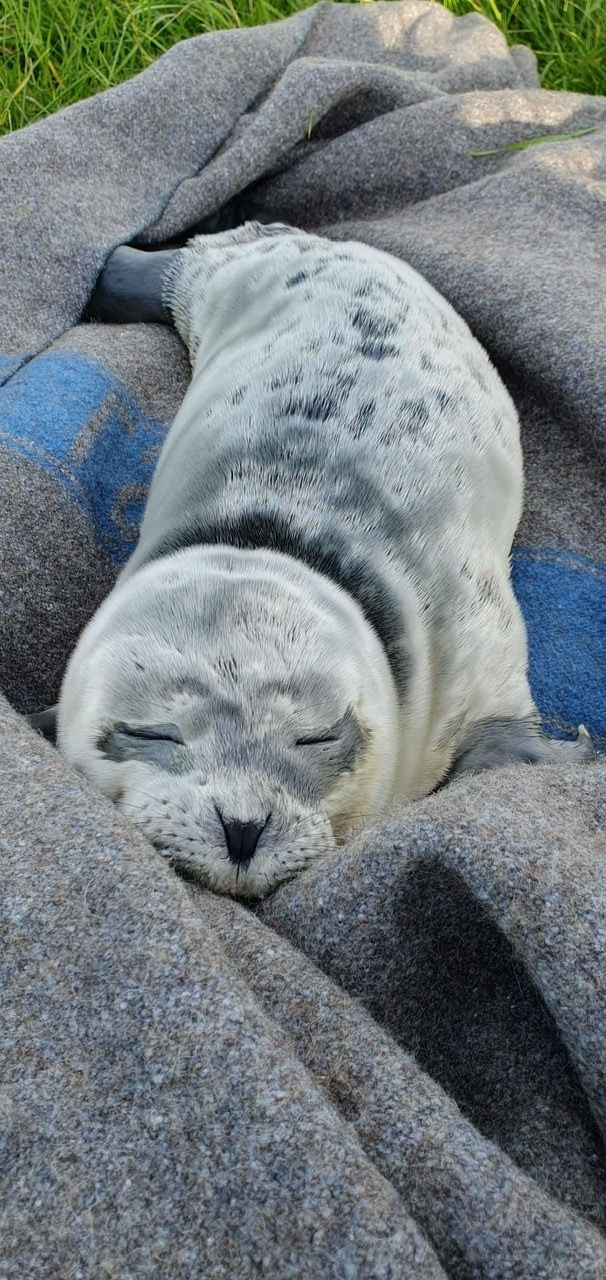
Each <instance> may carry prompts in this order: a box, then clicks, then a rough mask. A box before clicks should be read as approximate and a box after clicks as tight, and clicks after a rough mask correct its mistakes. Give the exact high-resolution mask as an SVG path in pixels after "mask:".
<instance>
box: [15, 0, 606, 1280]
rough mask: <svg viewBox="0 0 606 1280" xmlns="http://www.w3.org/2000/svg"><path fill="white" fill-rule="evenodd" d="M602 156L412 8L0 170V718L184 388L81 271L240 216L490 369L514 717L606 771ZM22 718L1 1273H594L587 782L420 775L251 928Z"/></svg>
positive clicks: (595, 961)
mask: <svg viewBox="0 0 606 1280" xmlns="http://www.w3.org/2000/svg"><path fill="white" fill-rule="evenodd" d="M570 133H573V134H575V135H578V136H574V137H572V138H568V139H564V140H562V138H561V135H564V134H570ZM546 137H547V138H551V141H549V140H548V141H546V140H545V138H546ZM532 139H534V140H535V145H529V146H527V147H524V148H521V149H507V148H511V147H512V144H516V143H518V142H521V141H528V140H532ZM605 155H606V101H604V99H601V98H589V97H586V96H583V95H578V94H567V93H548V92H545V91H542V90H541V89H540V88H539V86H538V79H537V75H536V68H535V63H534V59H533V56H532V55H531V54H530V53H529V52H528V50H524V49H521V48H513V49H508V48H507V47H506V44H505V42H504V40H503V38H502V37H501V35H500V34H499V33H498V32H497V31H496V29H495V28H494V27H493V26H492V25H491V24H490V23H488V22H487V21H486V20H485V19H483V18H480V17H479V16H477V15H469V16H467V17H463V18H454V17H452V16H451V15H450V14H449V13H447V12H446V11H445V10H443V9H442V8H441V7H440V6H439V5H437V4H433V3H428V2H427V0H391V2H389V3H384V2H379V3H374V4H372V5H360V6H348V5H331V4H325V3H322V4H319V5H316V6H314V7H313V8H311V9H308V10H307V11H305V12H303V13H300V14H297V15H296V16H294V17H292V18H289V19H288V20H286V21H283V22H279V23H276V24H274V25H272V26H270V27H264V28H257V29H252V30H246V31H245V30H240V31H230V32H222V33H220V34H216V35H210V36H204V37H201V38H199V39H195V40H190V41H186V42H185V43H183V44H180V45H177V46H175V48H173V49H172V50H171V51H170V52H169V53H168V54H166V55H165V56H164V57H163V58H161V59H159V61H158V62H157V63H155V64H154V65H153V66H152V67H150V68H149V69H148V70H147V71H145V72H144V73H143V74H141V75H140V76H138V77H136V78H135V79H134V80H131V81H130V82H128V83H127V84H125V85H122V86H120V87H119V88H117V89H113V90H110V91H108V92H107V93H103V94H100V95H99V96H97V97H95V98H93V99H90V100H88V101H86V102H83V103H79V104H77V105H76V106H74V107H71V108H69V109H67V110H66V111H63V112H60V113H58V114H57V115H56V116H53V117H50V118H49V119H47V120H44V121H42V122H40V123H38V124H36V125H32V126H30V127H29V128H28V129H25V130H23V131H21V132H17V133H15V134H13V135H11V136H8V137H6V138H4V139H2V140H0V172H1V173H2V178H3V181H2V184H1V185H0V206H1V211H0V217H1V223H0V225H2V228H3V237H4V241H5V246H4V254H3V255H2V263H1V266H0V272H1V273H2V277H3V278H2V302H3V307H2V313H1V314H0V373H1V376H2V385H1V387H0V454H1V463H2V466H1V472H0V473H1V476H2V485H3V486H4V488H3V491H2V501H1V503H0V563H1V564H2V587H1V589H2V600H3V606H4V607H3V610H2V616H1V617H0V655H1V681H2V684H1V687H2V689H3V691H4V692H5V694H6V696H7V698H8V701H9V702H10V703H12V706H13V708H14V709H15V710H16V711H19V712H23V711H29V710H34V709H38V708H40V707H42V706H44V705H47V704H48V703H49V702H52V701H54V700H55V698H56V695H57V692H58V686H59V682H60V679H61V674H62V671H63V668H64V665H65V662H66V659H67V657H68V655H69V653H70V651H71V648H72V647H73V644H74V642H75V639H76V637H77V635H78V633H79V630H80V628H81V627H82V625H83V623H84V622H85V621H86V619H87V618H88V617H89V616H90V615H91V614H92V612H93V611H94V609H95V608H96V606H97V605H98V604H99V602H100V600H101V599H102V598H103V596H104V595H105V594H106V592H107V591H108V590H109V588H110V586H111V584H112V582H113V581H114V579H115V576H116V574H117V572H118V568H119V566H120V564H121V563H123V562H124V560H125V559H126V557H127V556H128V555H129V554H130V552H131V551H132V549H133V546H134V544H135V542H136V539H137V529H138V523H139V520H140V517H141V511H142V506H143V502H144V499H145V493H146V490H147V486H148V485H149V481H150V477H151V474H152V471H153V466H154V461H155V458H156V457H157V453H158V450H159V447H160V445H161V442H162V440H163V438H164V435H165V432H166V430H167V427H168V425H169V423H170V421H171V418H172V416H173V415H174V413H175V411H176V409H177V407H178V405H179V403H180V400H181V398H182V396H183V393H184V390H185V387H186V386H187V383H188V381H189V366H188V361H187V357H186V354H185V351H184V348H183V347H182V344H181V342H180V340H179V338H178V337H177V335H176V334H175V333H174V332H173V331H171V330H169V329H167V328H163V327H161V326H156V325H149V326H143V325H132V326H125V327H120V326H111V325H110V326H104V325H100V324H96V323H90V322H82V320H81V317H82V314H83V312H84V310H85V307H86V303H87V300H88V298H89V296H90V293H91V291H92V288H93V286H94V283H95V280H96V278H97V275H98V273H99V270H100V269H101V267H102V265H103V263H104V261H105V259H106V257H107V255H108V253H109V252H110V251H111V249H112V248H113V247H114V246H115V245H117V244H120V243H124V242H131V243H135V244H138V245H141V246H144V245H157V244H160V243H165V242H167V241H170V242H174V243H181V242H182V241H183V239H184V238H185V237H186V235H187V234H188V232H189V231H191V229H193V228H195V229H196V230H198V229H202V230H207V231H212V230H215V229H219V228H220V227H223V226H227V225H232V224H233V222H237V221H239V220H242V219H243V218H245V217H246V216H247V215H248V213H249V212H250V211H251V210H259V209H260V210H265V211H269V212H270V213H271V214H272V215H273V216H275V217H277V218H279V219H280V220H282V221H285V222H291V223H293V224H295V225H298V226H301V227H304V228H305V229H306V230H313V231H318V232H320V233H321V234H324V235H327V236H330V237H331V238H334V239H339V238H342V239H352V238H353V239H358V240H363V241H366V242H367V243H369V244H373V245H376V246H377V247H379V248H381V249H384V250H387V251H389V252H391V253H393V254H396V255H398V256H400V257H402V258H404V259H405V260H407V261H409V262H410V263H411V264H412V265H413V266H414V267H415V268H417V270H419V271H421V272H422V273H423V274H425V275H426V276H427V278H428V279H430V280H431V282H432V283H433V284H434V285H435V286H436V287H437V288H438V289H440V290H441V291H442V292H443V293H444V294H445V296H446V297H448V299H449V300H450V301H451V302H452V303H453V305H454V306H455V307H456V308H457V309H458V310H459V311H460V313H461V314H462V315H463V316H464V317H465V319H466V320H467V322H468V323H469V325H470V326H471V328H472V330H473V331H474V333H475V334H476V336H477V337H478V338H479V339H480V341H481V342H482V343H483V344H484V346H485V347H486V348H487V350H488V351H489V353H490V355H491V357H492V358H493V360H494V361H495V363H496V364H497V367H498V368H499V371H500V373H501V375H502V377H503V378H504V380H505V381H506V383H507V385H508V387H509V390H510V391H511V394H512V395H513V397H514V400H515V402H516V405H517V407H518V410H519V413H520V417H521V422H522V439H523V447H524V454H525V469H526V485H527V487H526V503H525V511H524V516H523V519H522V523H521V526H520V529H519V532H518V537H517V541H516V546H515V547H514V553H513V577H514V585H515V589H516V592H517V594H518V598H519V600H520V603H521V606H522V609H523V612H524V615H525V618H526V622H527V626H528V632H529V643H530V677H531V685H532V689H533V693H534V696H535V699H536V701H537V704H538V705H539V707H540V709H541V712H542V714H543V716H544V719H545V723H546V726H547V728H548V730H549V732H551V733H556V734H558V733H559V734H568V733H569V732H573V731H574V730H575V729H576V726H577V725H578V724H579V723H580V722H582V723H584V724H585V725H586V726H587V728H588V729H589V731H590V733H591V734H592V736H593V738H594V741H595V743H596V746H597V748H598V752H599V751H600V749H603V747H604V746H605V745H606V677H605V674H604V658H603V653H604V641H605V639H606V528H605V522H604V519H603V514H602V512H603V493H604V490H603V478H604V456H605V453H606V408H605V397H604V373H603V338H604V332H605V317H604V310H605V302H604V299H605V297H606V287H605V285H606V269H605V268H604V248H605V245H604V240H605V238H606V237H605V235H604V226H605V225H606V224H605V220H604V206H605V200H606V185H605V168H606V163H605ZM15 710H11V708H10V707H9V706H8V705H7V703H6V702H4V703H3V705H2V709H1V711H0V717H1V719H2V727H3V733H2V737H1V746H0V752H1V755H2V767H1V771H0V799H1V805H2V813H3V817H4V822H3V831H2V843H3V857H2V861H1V862H0V868H1V877H2V880H3V884H2V893H1V897H0V901H1V903H2V912H3V914H5V915H6V922H5V924H4V928H3V932H2V937H3V950H2V965H3V967H4V969H5V972H4V973H3V980H2V991H3V1016H2V1036H1V1037H0V1044H1V1053H2V1057H3V1061H5V1065H4V1066H3V1072H2V1086H1V1090H2V1116H3V1124H2V1128H1V1131H0V1144H2V1146H3V1147H5V1151H4V1152H3V1157H2V1163H1V1166H0V1167H2V1169H3V1183H4V1185H3V1192H4V1194H3V1196H2V1210H1V1215H0V1216H1V1217H2V1231H1V1236H0V1238H1V1239H2V1246H1V1247H0V1277H4V1276H6V1277H9V1276H10V1278H11V1280H13V1278H14V1277H27V1278H28V1280H30V1277H38V1276H39V1277H55V1276H61V1277H67V1278H69V1280H72V1277H73V1278H74V1280H75V1278H76V1277H95V1278H97V1277H99V1276H104V1275H108V1276H112V1275H113V1276H116V1277H120V1278H122V1277H125V1276H133V1277H140V1276H141V1277H143V1276H149V1277H150V1278H151V1277H154V1278H155V1277H165V1276H166V1277H170V1278H171V1280H173V1278H174V1277H180V1276H183V1277H191V1276H193V1275H195V1276H204V1278H205V1280H206V1278H207V1277H208V1278H209V1280H215V1278H216V1280H219V1278H220V1277H225V1280H240V1277H242V1278H244V1277H253V1276H255V1277H256V1276H271V1277H272V1278H273V1277H276V1280H286V1278H287V1277H293V1280H294V1278H295V1277H296V1278H297V1280H300V1278H303V1280H305V1278H306V1277H310V1278H312V1277H313V1278H315V1277H322V1278H324V1277H348V1278H349V1277H351V1278H352V1280H353V1278H354V1277H356V1278H357V1277H358V1276H360V1277H362V1276H364V1277H366V1276H368V1277H400V1276H403V1275H406V1276H407V1277H411V1278H412V1277H438V1276H440V1277H441V1276H444V1275H448V1276H451V1277H461V1280H463V1278H465V1280H467V1278H468V1277H472V1276H473V1277H480V1278H482V1280H484V1278H485V1280H492V1278H494V1280H496V1278H497V1277H499V1278H500V1277H503V1278H505V1277H507V1278H509V1277H512V1278H513V1277H518V1278H519V1280H535V1278H536V1280H539V1277H549V1278H550V1280H552V1278H559V1277H562V1278H564V1277H566V1278H568V1277H570V1278H571V1280H572V1277H574V1278H575V1280H576V1278H577V1277H606V1236H605V1235H604V1234H603V1228H604V1215H605V1208H606V1159H605V1154H604V1147H603V1134H604V1125H605V1124H606V1007H605V1005H606V960H605V958H604V957H605V955H606V911H605V906H606V902H605V896H606V887H605V886H606V837H605V835H604V817H605V812H606V806H605V800H604V781H605V779H606V762H605V761H604V760H603V759H602V758H600V756H599V755H598V758H597V760H596V762H595V763H594V764H592V765H588V766H581V767H578V768H572V767H568V768H565V769H554V768H542V767H541V768H536V769H532V768H530V767H523V766H517V767H512V768H509V769H505V770H501V771H499V772H495V773H491V774H487V775H483V776H481V777H476V778H469V779H467V780H461V781H459V782H456V783H453V784H452V785H450V786H449V787H447V788H446V789H445V790H444V791H443V792H441V793H440V794H439V795H436V796H433V797H430V798H429V799H427V800H425V801H423V802H422V803H419V804H415V805H411V806H409V807H408V808H406V809H404V810H403V809H400V810H399V811H395V812H394V813H393V814H392V815H390V817H389V819H387V820H386V821H384V822H383V823H382V824H379V825H378V826H376V827H375V828H373V829H372V830H370V831H367V832H361V833H360V834H359V835H358V836H357V837H356V839H355V840H354V841H353V842H352V844H351V845H350V846H349V847H347V848H344V849H342V850H341V851H339V853H338V855H335V856H334V857H333V858H331V859H330V860H328V861H326V862H324V863H321V864H319V865H318V866H317V867H315V868H314V869H313V870H311V871H308V872H306V873H305V874H304V875H302V876H300V877H299V879H298V880H295V881H293V882H292V883H290V884H287V885H284V886H282V887H281V888H280V889H279V890H278V891H277V892H276V893H275V894H274V895H273V896H272V897H271V898H270V899H268V900H267V901H266V902H264V903H262V904H261V905H259V906H258V907H257V908H256V909H255V910H254V911H251V910H250V909H247V908H245V907H243V906H242V905H241V904H239V903H236V902H232V901H230V900H226V899H221V898H219V897H216V896H213V895H211V894H208V893H205V892H202V891H201V890H199V889H198V888H197V887H196V886H194V885H188V884H186V883H184V882H183V881H181V880H180V879H179V878H178V877H177V876H176V875H175V874H174V872H172V871H171V870H170V869H169V868H167V867H166V866H165V865H164V863H163V862H162V860H161V858H160V857H159V855H157V854H156V853H155V852H154V850H153V849H152V848H151V847H150V846H148V845H146V844H145V842H144V841H143V840H142V838H141V837H140V836H139V835H138V834H137V833H136V832H135V831H134V830H133V829H132V828H131V827H129V826H128V824H127V823H125V822H124V821H123V819H121V818H120V817H119V815H118V814H117V813H116V812H115V810H114V809H113V807H112V806H111V805H110V804H109V803H108V802H107V801H106V800H105V799H104V798H103V797H101V796H98V795H97V794H96V793H95V792H94V791H93V790H92V789H91V788H90V787H89V786H88V785H87V784H85V783H84V782H83V781H82V780H81V779H79V778H78V776H77V775H75V774H74V773H73V772H72V771H70V770H69V768H68V767H67V766H66V765H65V763H64V762H63V761H62V760H61V759H60V758H59V757H58V756H57V754H56V752H54V751H53V750H52V748H51V747H49V746H48V745H47V744H45V743H44V742H42V741H41V740H40V739H39V738H37V737H36V736H35V735H34V734H33V733H32V732H31V731H30V730H29V729H28V728H27V726H26V724H25V723H24V721H23V720H22V719H21V720H20V719H19V717H18V716H17V715H15Z"/></svg>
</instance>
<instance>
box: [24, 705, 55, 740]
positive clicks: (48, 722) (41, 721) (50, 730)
mask: <svg viewBox="0 0 606 1280" xmlns="http://www.w3.org/2000/svg"><path fill="white" fill-rule="evenodd" d="M25 718H26V720H27V722H28V724H30V725H31V727H32V729H35V730H36V733H41V734H42V737H43V738H46V739H47V741H48V742H52V744H53V746H56V743H57V707H56V706H54V707H48V709H47V710H46V711H33V712H32V714H31V715H29V716H26V717H25Z"/></svg>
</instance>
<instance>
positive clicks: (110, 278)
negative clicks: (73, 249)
mask: <svg viewBox="0 0 606 1280" xmlns="http://www.w3.org/2000/svg"><path fill="white" fill-rule="evenodd" d="M178 252H179V250H178V249H162V250H160V251H159V252H156V253H153V252H146V251H144V250H142V249H131V248H129V246H128V245H120V247H119V248H118V249H114V251H113V253H110V255H109V258H108V259H107V262H106V264H105V266H104V268H103V271H102V272H101V275H100V276H99V279H98V280H97V284H96V286H95V289H94V292H93V295H92V297H91V299H90V301H89V303H88V306H87V308H86V311H85V312H84V317H83V318H84V319H85V320H105V321H106V322H107V323H109V324H138V323H140V322H142V321H151V322H153V323H156V324H172V323H173V318H172V316H171V314H170V311H169V310H168V308H167V307H166V306H165V305H164V300H163V286H164V279H165V276H166V272H167V270H168V268H169V266H170V264H171V263H172V261H173V259H174V256H175V254H176V253H178Z"/></svg>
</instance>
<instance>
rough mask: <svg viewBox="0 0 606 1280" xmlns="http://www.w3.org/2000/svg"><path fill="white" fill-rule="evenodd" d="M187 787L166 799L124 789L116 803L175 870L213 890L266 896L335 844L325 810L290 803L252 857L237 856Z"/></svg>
mask: <svg viewBox="0 0 606 1280" xmlns="http://www.w3.org/2000/svg"><path fill="white" fill-rule="evenodd" d="M188 798H189V797H188V795H187V792H183V791H182V792H181V794H180V795H177V796H175V797H171V799H170V801H169V800H168V799H167V798H166V797H163V798H160V797H157V796H152V795H151V794H150V793H147V794H145V793H143V792H142V791H141V789H140V788H139V787H137V789H136V790H134V789H133V790H131V789H130V788H125V789H124V790H122V791H121V792H120V793H119V794H117V795H116V796H115V797H114V800H115V804H116V807H117V808H118V809H119V810H120V812H121V813H123V814H124V816H125V817H127V818H128V819H129V820H130V821H131V822H133V823H134V824H135V826H136V827H137V828H138V829H139V830H140V831H141V832H142V834H143V835H145V836H146V837H147V839H148V840H149V841H150V843H151V844H153V846H154V848H155V849H157V850H158V852H159V853H160V854H161V855H162V857H163V858H165V859H166V861H167V862H169V863H170V865H171V866H172V867H174V868H175V870H176V871H178V872H179V873H181V874H182V875H184V876H185V877H186V878H187V879H188V880H192V881H195V882H196V883H198V884H199V885H201V886H202V887H203V888H205V889H211V890H212V891H213V892H214V893H223V894H231V895H233V896H234V897H238V898H257V899H258V898H264V897H266V895H267V894H268V893H271V892H272V890H274V889H275V888H277V886H278V885H279V884H281V883H282V882H283V881H285V880H290V879H292V877H293V876H295V875H297V874H298V873H299V872H301V871H303V870H305V868H306V867H309V866H311V865H312V864H313V863H314V862H316V861H317V860H318V859H319V858H322V857H326V856H327V855H330V854H331V853H333V852H334V850H335V849H336V847H337V844H336V840H335V836H334V833H333V828H332V825H331V822H330V820H329V818H328V816H327V814H326V812H324V811H322V810H319V809H317V810H316V809H308V808H302V806H301V805H296V806H295V805H293V806H292V811H291V812H285V811H284V809H282V811H281V812H275V811H274V814H273V816H272V820H271V822H270V823H268V824H267V826H266V828H265V829H264V830H263V833H262V835H261V837H260V839H259V841H258V842H257V844H256V847H255V850H254V852H253V853H252V855H251V856H250V857H247V858H245V857H242V856H240V857H239V858H238V859H235V858H234V856H233V853H232V854H231V855H230V852H229V851H228V848H227V845H226V841H225V834H224V831H223V830H222V826H221V823H220V821H219V820H218V818H217V812H216V809H215V806H214V805H211V804H204V805H201V804H200V799H199V793H198V797H197V803H196V804H188V803H187V801H188Z"/></svg>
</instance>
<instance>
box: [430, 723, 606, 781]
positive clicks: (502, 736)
mask: <svg viewBox="0 0 606 1280" xmlns="http://www.w3.org/2000/svg"><path fill="white" fill-rule="evenodd" d="M594 755H595V752H594V749H593V743H592V741H591V738H590V737H589V734H588V732H587V730H586V728H585V726H584V725H579V732H578V735H577V737H576V739H575V741H574V742H562V741H559V740H557V739H555V738H548V737H547V735H546V734H544V733H542V732H541V730H540V729H539V727H538V725H537V724H536V723H535V722H534V721H532V720H507V719H502V720H483V721H481V722H480V723H479V724H477V725H474V728H473V729H472V731H471V733H470V736H469V738H468V739H467V742H466V743H465V745H464V747H463V750H462V751H461V753H460V755H459V756H458V757H457V759H456V760H455V762H454V764H453V765H452V767H451V769H450V771H449V773H448V776H447V778H446V781H447V782H449V781H450V779H451V778H456V777H458V775H459V774H461V773H470V772H471V773H479V772H481V771H482V770H484V769H498V768H499V767H500V766H501V765H506V764H515V763H522V762H525V763H526V764H565V763H571V764H582V763H583V762H585V761H587V760H593V758H594Z"/></svg>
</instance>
